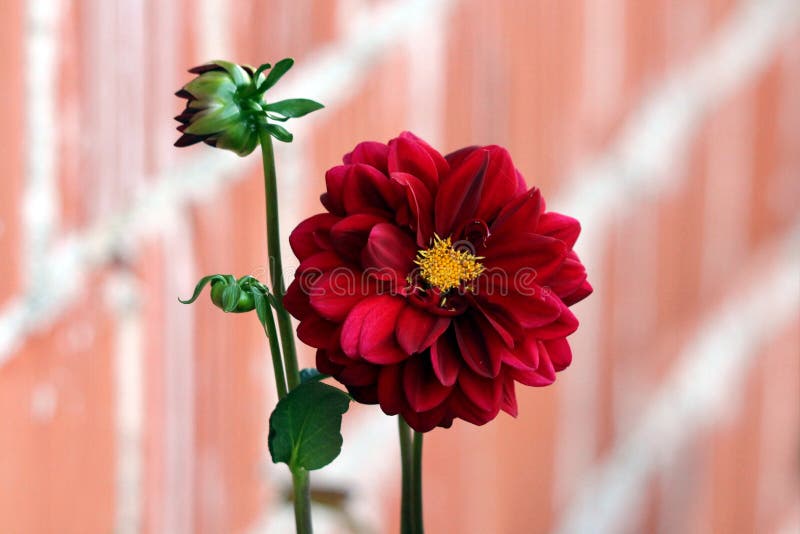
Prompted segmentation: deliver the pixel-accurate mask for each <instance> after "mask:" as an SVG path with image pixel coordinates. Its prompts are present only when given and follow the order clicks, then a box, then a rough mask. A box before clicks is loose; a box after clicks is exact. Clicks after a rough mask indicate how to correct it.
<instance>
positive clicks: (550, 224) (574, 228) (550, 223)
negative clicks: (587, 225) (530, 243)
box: [536, 211, 581, 249]
mask: <svg viewBox="0 0 800 534" xmlns="http://www.w3.org/2000/svg"><path fill="white" fill-rule="evenodd" d="M536 232H537V233H539V234H543V235H546V236H550V237H555V238H556V239H560V240H561V241H563V242H564V243H566V245H567V248H568V249H571V248H572V247H573V246H574V245H575V241H577V239H578V234H580V233H581V223H579V222H578V220H577V219H573V218H572V217H568V216H567V215H562V214H560V213H555V212H552V211H550V212H547V213H543V214H542V216H541V217H539V225H538V226H537V228H536Z"/></svg>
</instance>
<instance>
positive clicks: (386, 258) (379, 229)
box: [362, 223, 417, 283]
mask: <svg viewBox="0 0 800 534" xmlns="http://www.w3.org/2000/svg"><path fill="white" fill-rule="evenodd" d="M416 255H417V247H416V245H415V244H414V240H413V239H412V238H411V236H409V235H408V234H407V233H406V232H404V231H403V230H401V229H400V228H398V227H397V226H395V225H393V224H389V223H381V224H376V225H375V226H374V227H373V228H372V230H371V231H370V233H369V238H368V239H367V245H366V248H365V249H364V251H363V254H362V265H363V266H364V268H365V269H367V272H368V273H369V274H370V275H375V276H377V277H378V278H379V279H381V280H394V281H396V282H398V283H402V281H403V280H405V277H406V276H408V273H410V272H411V270H412V269H413V267H414V258H415V257H416Z"/></svg>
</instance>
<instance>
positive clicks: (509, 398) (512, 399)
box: [500, 373, 519, 417]
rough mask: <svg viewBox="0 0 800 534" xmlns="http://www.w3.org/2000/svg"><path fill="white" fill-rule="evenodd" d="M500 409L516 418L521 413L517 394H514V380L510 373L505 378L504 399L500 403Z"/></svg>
mask: <svg viewBox="0 0 800 534" xmlns="http://www.w3.org/2000/svg"><path fill="white" fill-rule="evenodd" d="M500 409H501V410H503V411H504V412H506V413H507V414H509V415H510V416H512V417H516V416H517V413H518V412H519V410H518V409H517V394H516V393H515V392H514V378H513V377H512V376H511V375H510V374H508V373H506V375H505V376H504V377H503V399H502V401H501V402H500Z"/></svg>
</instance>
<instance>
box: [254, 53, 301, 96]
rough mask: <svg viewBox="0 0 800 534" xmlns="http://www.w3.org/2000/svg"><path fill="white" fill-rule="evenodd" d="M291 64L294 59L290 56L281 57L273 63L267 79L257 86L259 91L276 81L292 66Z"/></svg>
mask: <svg viewBox="0 0 800 534" xmlns="http://www.w3.org/2000/svg"><path fill="white" fill-rule="evenodd" d="M292 65H294V60H293V59H292V58H290V57H287V58H286V59H282V60H280V61H278V62H277V63H275V66H274V67H272V70H271V71H269V74H268V75H267V79H266V80H265V81H264V83H263V84H261V86H260V87H259V88H258V90H259V92H261V93H263V92H264V91H266V90H267V89H269V88H270V87H272V86H273V85H275V84H276V83H278V80H280V79H281V77H282V76H283V75H284V74H286V72H287V71H288V70H289V69H291V68H292Z"/></svg>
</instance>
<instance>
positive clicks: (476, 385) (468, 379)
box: [458, 369, 503, 412]
mask: <svg viewBox="0 0 800 534" xmlns="http://www.w3.org/2000/svg"><path fill="white" fill-rule="evenodd" d="M458 387H459V389H461V391H462V392H463V393H464V395H466V396H467V398H468V399H469V400H470V401H471V402H472V403H473V404H474V405H475V406H477V407H478V408H479V409H480V410H482V411H485V412H491V411H495V410H499V407H500V401H501V399H502V392H503V379H502V377H500V378H484V377H482V376H478V375H477V374H475V373H473V372H470V371H469V370H468V369H462V370H461V373H459V375H458Z"/></svg>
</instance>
